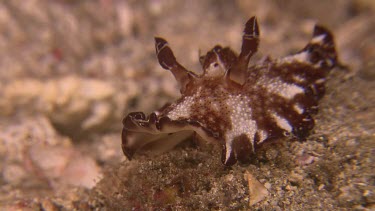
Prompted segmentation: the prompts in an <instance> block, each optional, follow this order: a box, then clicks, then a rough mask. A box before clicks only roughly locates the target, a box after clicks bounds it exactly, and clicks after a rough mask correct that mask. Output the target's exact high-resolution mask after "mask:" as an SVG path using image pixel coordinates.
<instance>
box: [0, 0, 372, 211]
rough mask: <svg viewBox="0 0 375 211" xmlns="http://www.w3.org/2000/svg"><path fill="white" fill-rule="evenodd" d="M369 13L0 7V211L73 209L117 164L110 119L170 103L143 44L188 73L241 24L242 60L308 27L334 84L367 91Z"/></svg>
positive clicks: (296, 3) (340, 7)
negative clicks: (254, 38)
mask: <svg viewBox="0 0 375 211" xmlns="http://www.w3.org/2000/svg"><path fill="white" fill-rule="evenodd" d="M374 11H375V1H373V0H344V1H342V0H332V1H324V0H322V1H309V0H303V1H301V0H290V1H286V0H282V1H271V0H266V1H261V0H252V1H248V0H236V1H225V0H208V1H199V0H190V1H173V0H124V1H121V0H80V1H79V0H55V1H48V0H27V1H22V0H10V1H7V0H2V1H0V158H1V159H0V169H1V175H0V185H1V187H0V205H1V206H0V207H3V208H4V209H5V208H6V209H9V210H11V209H13V208H26V207H28V208H30V207H31V208H43V209H44V210H53V209H54V208H55V207H60V208H61V207H64V208H67V209H69V208H73V207H74V206H76V207H75V208H77V207H80V206H81V207H80V208H81V209H85V206H84V205H80V204H79V202H80V201H82V200H84V198H85V197H86V196H88V195H90V194H89V192H90V190H91V189H92V188H93V187H94V186H95V184H96V183H97V182H98V181H100V179H101V178H103V175H105V174H104V173H103V172H105V169H108V168H115V166H116V165H117V166H118V165H119V164H120V162H123V161H125V157H124V156H123V155H122V152H121V147H120V144H121V141H120V134H121V129H122V124H121V120H122V118H123V117H124V116H125V115H126V114H127V113H129V112H131V111H144V112H146V113H148V112H150V111H152V110H154V109H156V108H158V107H160V106H162V105H164V104H165V103H166V102H168V101H171V100H173V99H176V98H177V97H178V96H179V91H178V88H177V84H176V82H175V81H174V78H173V77H172V75H171V74H170V73H169V72H167V71H165V70H163V69H162V68H161V67H160V66H159V64H158V62H157V60H156V56H155V50H154V40H153V38H154V36H161V37H163V38H165V39H166V40H168V42H169V43H170V46H171V48H172V49H173V50H174V52H175V55H176V57H177V59H178V60H179V62H180V63H182V64H183V65H184V66H185V67H187V68H188V69H190V70H193V71H195V72H197V73H200V71H201V68H200V65H199V60H198V59H199V52H201V53H202V54H204V53H205V52H206V51H208V50H210V48H212V47H213V46H214V45H216V44H221V45H223V46H231V48H232V49H233V50H235V51H237V52H238V51H239V49H240V45H241V35H242V30H243V26H244V23H245V22H246V21H247V19H248V18H249V17H251V16H254V15H256V16H257V18H258V22H259V25H260V30H261V43H260V49H259V51H258V54H257V55H256V56H255V57H254V59H253V61H256V60H257V59H261V58H264V57H265V56H267V55H270V56H271V57H272V58H278V57H280V56H284V55H287V54H289V53H293V52H296V51H298V50H299V49H301V48H302V47H303V46H304V45H305V44H306V43H307V41H308V39H309V38H310V36H311V33H312V29H313V27H314V25H315V24H316V23H319V24H322V25H325V26H326V27H327V28H329V29H331V30H332V32H333V34H334V35H335V37H336V44H337V49H338V52H339V57H340V60H341V62H342V63H343V64H344V65H348V66H349V67H350V68H349V69H348V70H347V72H346V73H345V75H344V76H343V77H342V78H345V79H347V78H352V77H355V78H361V80H364V81H368V82H372V83H373V81H374V80H375V71H374V56H375V50H374V48H375V42H374V34H375V25H374V20H375V17H374V16H375V15H374ZM359 98H361V94H360V96H359ZM47 196H49V197H47ZM61 196H64V197H62V199H61ZM46 197H47V198H46ZM54 197H55V198H54ZM58 197H60V198H58ZM51 198H52V199H53V200H52V199H51ZM57 198H58V199H57ZM360 200H364V199H360ZM73 202H74V203H73ZM77 203H78V205H77ZM361 203H362V202H361ZM372 203H374V202H372ZM87 208H88V207H87Z"/></svg>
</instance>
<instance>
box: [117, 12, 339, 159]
mask: <svg viewBox="0 0 375 211" xmlns="http://www.w3.org/2000/svg"><path fill="white" fill-rule="evenodd" d="M258 45H259V27H258V23H257V20H256V18H255V17H252V18H250V19H249V20H248V22H247V23H246V25H245V29H244V33H243V36H242V48H241V52H240V54H239V55H237V54H236V53H234V51H232V50H231V49H230V48H227V47H226V48H223V47H221V46H215V47H214V48H213V49H212V50H210V51H209V52H208V53H207V54H206V55H205V56H201V57H200V62H201V65H202V68H203V73H202V74H201V75H197V74H196V73H194V72H191V71H189V70H187V69H185V68H184V67H183V66H182V65H181V64H180V63H178V61H177V60H176V58H175V56H174V54H173V51H172V50H171V48H170V47H169V45H168V43H167V41H166V40H164V39H162V38H158V37H157V38H155V47H156V54H157V58H158V60H159V63H160V65H161V66H162V67H163V68H164V69H167V70H169V71H171V72H172V74H173V75H174V77H175V78H176V80H177V82H178V83H179V85H180V91H181V95H182V96H181V98H180V99H178V100H177V101H176V102H174V103H171V104H167V105H165V106H164V107H162V108H161V109H159V110H158V111H155V112H153V113H151V114H150V115H149V116H146V115H145V114H144V113H142V112H134V113H130V114H129V115H127V116H126V117H125V118H124V120H123V125H124V128H123V132H122V149H123V152H124V154H125V155H126V156H127V157H128V158H129V159H131V158H132V157H133V155H134V154H135V153H136V152H138V151H141V149H142V150H143V149H149V150H151V152H161V151H165V150H168V149H170V148H173V147H174V146H176V145H177V144H178V143H180V142H181V141H183V140H185V139H187V138H189V137H190V136H192V135H193V134H197V135H199V136H200V137H201V138H203V139H205V140H208V141H212V142H216V143H218V144H221V145H222V147H223V153H222V162H223V163H224V164H225V165H233V164H234V163H236V161H237V160H239V161H246V160H248V159H249V157H250V155H251V154H252V153H254V151H255V150H256V148H257V147H259V146H260V145H261V144H263V143H264V142H267V141H268V140H271V139H278V138H281V137H284V136H287V135H293V136H295V137H297V138H298V139H304V138H305V137H306V136H307V135H308V133H309V131H310V130H311V129H312V128H313V126H314V120H313V118H312V114H314V113H315V112H316V111H317V106H318V101H319V100H320V98H321V97H322V96H323V94H324V82H325V78H326V76H327V74H328V72H329V71H330V70H331V69H332V68H333V67H334V66H335V64H336V60H337V56H336V51H335V46H334V42H333V36H332V34H331V33H330V32H329V31H328V30H327V29H325V28H324V27H322V26H315V29H314V33H313V38H312V39H311V41H310V42H309V43H308V44H307V45H306V46H305V47H304V48H303V49H302V50H301V51H299V52H298V53H296V54H294V55H290V56H287V57H284V58H282V59H278V60H270V59H268V60H266V61H264V62H263V63H262V64H258V65H254V66H250V67H248V64H249V60H250V58H251V56H252V55H253V54H254V53H256V51H257V49H258Z"/></svg>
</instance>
